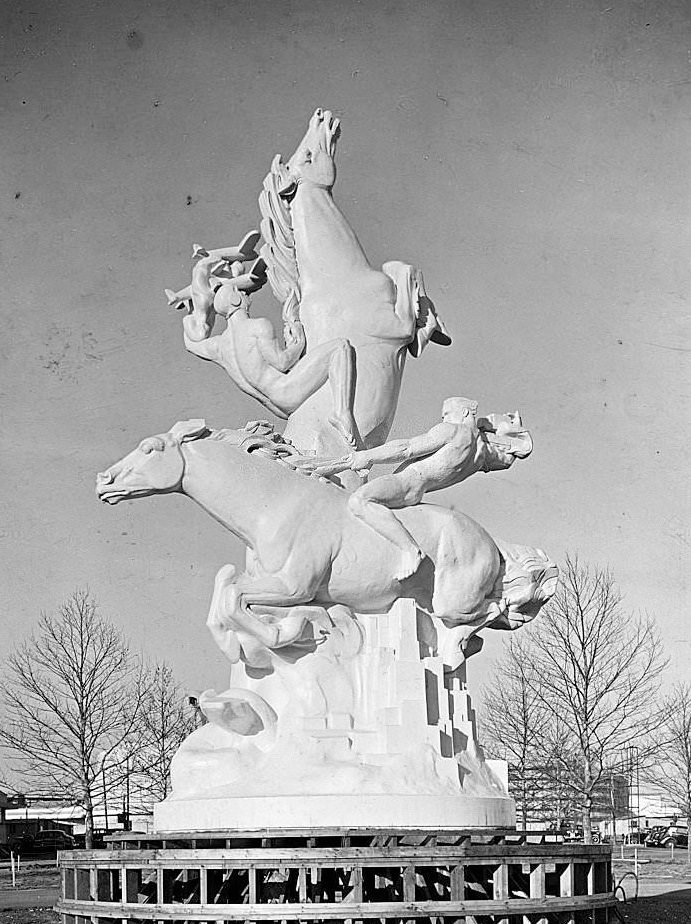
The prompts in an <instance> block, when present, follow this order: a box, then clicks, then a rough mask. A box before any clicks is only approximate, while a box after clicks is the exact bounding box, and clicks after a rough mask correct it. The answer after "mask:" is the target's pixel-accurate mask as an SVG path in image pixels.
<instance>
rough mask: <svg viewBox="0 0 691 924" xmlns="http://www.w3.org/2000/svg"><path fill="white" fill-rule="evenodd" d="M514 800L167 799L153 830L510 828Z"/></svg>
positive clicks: (159, 808)
mask: <svg viewBox="0 0 691 924" xmlns="http://www.w3.org/2000/svg"><path fill="white" fill-rule="evenodd" d="M515 824H516V811H515V806H514V801H513V799H510V798H508V797H507V798H501V797H491V796H487V797H484V796H447V795H434V796H431V795H410V794H406V795H382V794H379V793H376V794H361V795H326V796H324V795H319V796H304V795H299V796H272V797H266V796H264V797H259V796H254V797H253V796H249V797H241V798H225V799H224V798H214V799H166V801H165V802H160V803H159V804H158V805H156V806H155V807H154V830H155V831H156V833H157V834H166V833H175V832H179V831H191V830H196V831H219V830H236V831H248V830H255V831H256V830H260V829H263V828H285V829H290V828H293V829H295V828H372V827H376V828H396V829H402V830H405V829H406V828H407V829H411V828H413V829H415V830H422V829H430V830H435V831H443V830H444V829H445V828H446V829H449V828H450V829H452V830H459V829H467V828H482V829H485V828H513V827H514V826H515Z"/></svg>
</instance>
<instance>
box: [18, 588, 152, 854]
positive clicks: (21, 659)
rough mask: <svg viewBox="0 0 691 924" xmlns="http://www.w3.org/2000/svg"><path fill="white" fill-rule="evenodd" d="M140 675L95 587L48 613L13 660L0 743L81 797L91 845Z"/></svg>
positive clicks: (38, 775)
mask: <svg viewBox="0 0 691 924" xmlns="http://www.w3.org/2000/svg"><path fill="white" fill-rule="evenodd" d="M141 680H142V674H141V668H140V665H139V662H138V660H137V659H136V658H134V657H133V656H132V655H131V654H130V651H129V648H128V645H127V642H126V641H125V640H124V638H123V637H122V636H121V635H120V634H119V632H118V631H117V629H116V628H115V627H114V626H113V625H111V623H109V622H107V621H106V620H105V619H103V617H101V616H100V615H99V613H98V610H97V606H96V602H95V600H94V599H93V597H92V596H91V594H90V593H89V591H88V590H77V591H75V592H74V593H73V594H72V595H71V596H70V597H69V598H68V599H67V600H66V601H65V602H64V603H63V604H62V606H61V607H60V608H59V610H58V612H57V613H56V615H54V616H50V615H46V614H45V613H44V614H42V615H41V617H40V620H39V623H38V627H37V630H36V632H35V633H34V634H33V635H32V636H31V637H30V639H29V640H27V641H26V642H24V643H22V644H21V645H19V646H18V647H17V648H16V649H15V651H14V652H13V653H12V654H11V655H10V656H9V658H8V659H7V662H6V670H5V679H4V680H3V682H2V684H1V685H0V690H1V691H2V696H3V699H4V705H5V713H6V720H5V721H4V723H3V725H2V727H0V742H2V743H3V744H4V745H5V747H7V748H9V749H10V750H11V752H12V753H13V755H14V756H15V758H17V759H18V760H19V762H20V763H21V765H22V768H23V770H24V773H25V775H26V778H27V779H28V780H35V781H36V782H37V783H38V784H39V785H42V786H45V784H46V782H48V783H49V784H52V786H53V787H54V788H55V790H57V791H58V792H60V793H63V794H64V793H67V794H73V796H76V797H77V798H78V799H79V800H80V801H81V802H82V804H83V806H84V813H85V822H86V846H87V847H91V846H92V843H93V829H94V815H93V806H94V794H95V790H96V783H97V778H98V774H99V773H100V771H101V767H102V766H103V763H104V762H105V761H106V760H107V759H109V758H112V756H113V755H116V754H118V752H119V750H120V749H121V748H122V745H123V742H125V741H126V740H127V738H128V736H129V735H130V733H131V731H132V728H133V726H134V725H135V724H136V722H137V720H138V716H139V710H140V703H141V695H142V685H141Z"/></svg>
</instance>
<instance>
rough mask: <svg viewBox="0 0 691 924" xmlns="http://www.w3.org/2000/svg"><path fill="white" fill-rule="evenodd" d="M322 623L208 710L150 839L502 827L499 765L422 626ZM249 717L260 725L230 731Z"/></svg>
mask: <svg viewBox="0 0 691 924" xmlns="http://www.w3.org/2000/svg"><path fill="white" fill-rule="evenodd" d="M331 618H332V620H333V626H332V629H331V631H330V632H328V633H326V634H325V637H324V639H323V641H320V642H319V644H317V645H315V646H313V649H312V650H310V651H307V652H306V653H305V652H303V653H302V655H301V656H299V657H295V656H294V655H290V654H289V653H286V652H285V651H283V650H282V649H278V650H276V651H273V652H272V653H271V656H272V662H271V664H270V665H269V667H268V668H267V670H265V671H252V670H251V669H249V668H246V667H245V666H243V665H238V666H236V667H234V668H233V672H234V674H237V677H235V676H233V678H232V680H231V683H232V686H231V688H230V689H229V690H228V691H227V692H226V693H225V694H223V697H227V699H225V700H223V699H222V698H220V697H217V698H216V699H215V700H214V699H213V698H209V699H208V702H210V703H212V702H214V703H215V704H216V706H218V702H219V700H221V702H222V706H221V707H219V708H214V709H212V708H207V709H206V712H207V715H208V716H209V718H210V720H211V721H210V723H209V724H208V725H205V726H204V727H203V728H200V729H197V731H196V732H194V733H193V734H192V735H191V736H190V737H189V738H188V739H187V740H186V741H185V742H184V743H183V745H182V746H181V748H180V750H179V751H178V753H177V755H176V756H175V759H174V762H173V767H172V783H173V794H172V795H171V796H169V797H168V798H167V799H166V800H165V802H162V803H160V804H159V805H157V806H155V809H154V828H155V830H156V832H157V833H159V834H162V833H164V832H165V833H174V832H176V831H177V832H179V831H190V830H193V829H194V830H202V831H219V830H236V831H237V830H249V829H252V830H258V829H263V828H284V829H289V828H303V827H305V826H308V827H310V828H324V827H336V828H351V827H355V828H361V827H365V828H367V827H372V826H377V827H386V828H398V829H411V828H415V829H418V828H420V829H421V828H425V829H435V830H443V829H445V828H446V829H448V828H455V829H458V828H481V829H487V828H496V827H499V828H512V827H513V826H514V825H515V809H514V803H513V800H512V799H511V798H510V797H509V795H508V791H507V779H506V765H505V764H504V762H503V761H486V760H485V759H484V755H483V753H482V749H481V748H480V746H479V744H478V742H477V736H476V727H475V714H474V710H473V707H472V703H471V700H470V694H469V693H468V691H467V689H466V683H465V670H464V668H461V669H459V670H458V671H456V672H454V673H453V674H449V673H448V672H445V671H444V667H443V664H442V661H441V658H440V657H439V656H438V655H437V653H436V652H437V647H438V646H437V636H436V633H437V628H435V625H434V623H433V621H432V620H431V619H430V617H429V616H427V615H426V614H425V613H422V612H421V611H419V610H417V609H416V607H415V605H414V603H413V602H412V601H411V600H400V601H398V603H397V604H396V605H395V606H394V607H393V608H392V609H391V611H390V612H389V613H386V614H378V615H357V616H353V615H352V614H351V613H350V612H349V611H347V610H345V609H344V608H340V610H339V608H334V609H333V610H332V611H331ZM284 658H285V659H286V660H285V661H284V660H283V659H284ZM288 660H289V663H286V662H287V661H288ZM202 702H203V700H202ZM225 704H227V707H226V705H225ZM250 707H251V708H253V709H254V713H253V714H258V713H259V711H261V713H262V716H263V717H264V718H263V721H261V722H256V723H252V722H247V721H245V722H244V724H243V725H242V726H241V725H240V724H238V722H239V717H242V715H243V714H244V713H243V710H245V711H246V710H247V709H249V708H250ZM228 717H230V721H231V722H235V723H236V725H235V727H237V728H240V727H242V728H243V729H244V731H245V733H244V734H241V733H238V732H236V731H233V729H232V728H231V727H230V726H229V719H228ZM272 717H273V720H272Z"/></svg>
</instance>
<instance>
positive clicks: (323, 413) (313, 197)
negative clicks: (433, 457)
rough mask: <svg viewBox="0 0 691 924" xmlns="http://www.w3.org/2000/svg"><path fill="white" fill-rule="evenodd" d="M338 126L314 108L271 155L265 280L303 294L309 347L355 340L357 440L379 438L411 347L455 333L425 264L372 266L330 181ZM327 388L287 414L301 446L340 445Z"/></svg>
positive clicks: (284, 295) (416, 349) (284, 292)
mask: <svg viewBox="0 0 691 924" xmlns="http://www.w3.org/2000/svg"><path fill="white" fill-rule="evenodd" d="M339 134H340V123H339V120H338V119H335V118H334V117H333V115H332V114H331V112H329V111H328V110H322V109H317V111H316V112H315V113H314V115H313V116H312V119H311V120H310V123H309V127H308V129H307V133H306V134H305V136H304V138H303V139H302V142H301V143H300V145H299V146H298V148H297V150H296V151H295V153H294V154H293V156H292V157H291V158H290V160H289V161H288V163H287V164H283V163H281V159H280V156H277V157H276V158H275V159H274V162H273V164H272V165H271V172H270V173H269V175H268V176H267V177H266V179H265V181H264V191H263V193H262V195H261V197H260V200H259V204H260V208H261V211H262V214H263V216H264V220H263V221H262V224H261V229H262V233H263V235H264V238H265V240H266V243H265V245H264V246H263V247H262V248H261V254H262V256H263V257H264V259H265V261H266V264H267V267H268V278H269V282H270V284H271V286H272V288H273V290H274V293H275V294H276V297H277V298H279V300H281V301H282V302H284V303H285V302H287V301H288V300H289V299H291V298H292V297H297V298H298V299H299V303H300V320H301V322H302V325H303V327H304V330H305V335H306V338H307V344H308V352H309V350H312V349H314V348H315V347H318V346H320V345H321V344H325V343H328V342H330V341H332V340H333V339H334V338H345V339H347V340H348V341H349V342H350V343H351V344H352V346H353V349H354V351H355V354H356V363H357V386H356V390H355V404H354V414H355V420H356V422H357V427H358V431H359V437H360V443H361V445H363V446H366V447H371V446H377V445H379V444H380V443H382V442H383V441H384V440H385V439H386V437H387V435H388V433H389V430H390V429H391V424H392V422H393V418H394V414H395V412H396V405H397V402H398V395H399V391H400V386H401V378H402V375H403V369H404V366H405V358H406V351H409V352H411V353H412V354H413V355H415V356H417V355H419V354H420V352H421V351H422V349H423V348H424V346H425V344H426V343H427V342H428V341H430V340H432V341H434V342H437V343H442V344H449V343H450V342H451V339H450V337H449V336H448V334H447V333H446V331H445V329H444V327H443V325H442V323H441V321H440V319H439V318H438V316H437V314H436V312H435V309H434V306H433V304H432V302H431V301H430V300H429V299H428V298H427V296H426V294H425V291H424V282H423V279H422V274H421V273H420V271H419V270H417V269H415V268H414V267H412V266H408V265H406V264H404V263H400V262H390V263H387V264H385V265H384V266H383V267H382V271H381V272H380V271H379V270H375V269H374V268H373V267H372V266H370V264H369V262H368V260H367V257H366V256H365V253H364V251H363V250H362V247H361V246H360V242H359V241H358V239H357V237H356V236H355V233H354V232H353V230H352V228H351V227H350V225H349V224H348V222H347V221H346V219H345V218H344V216H343V214H342V213H341V211H340V210H339V208H338V206H337V205H336V204H335V202H334V200H333V195H332V187H333V184H334V181H335V179H336V166H335V162H334V156H335V150H336V140H337V138H338V136H339ZM328 401H329V398H328V395H325V394H324V392H323V391H321V392H318V393H317V394H315V395H313V396H312V397H311V398H310V399H309V400H308V401H306V402H305V403H304V404H303V405H302V406H301V407H300V408H298V409H297V410H296V411H295V412H294V413H293V414H292V416H291V419H290V421H289V424H288V427H287V428H286V431H285V435H286V438H287V439H290V440H291V441H292V442H293V443H295V445H297V446H299V447H300V448H301V449H303V450H310V451H316V452H319V453H325V452H329V451H330V450H331V451H333V450H335V451H336V452H338V451H339V449H340V447H339V446H338V445H337V444H335V443H334V440H333V434H332V433H331V432H330V431H329V429H328V428H325V426H324V424H325V422H326V420H327V418H328V416H329V407H328Z"/></svg>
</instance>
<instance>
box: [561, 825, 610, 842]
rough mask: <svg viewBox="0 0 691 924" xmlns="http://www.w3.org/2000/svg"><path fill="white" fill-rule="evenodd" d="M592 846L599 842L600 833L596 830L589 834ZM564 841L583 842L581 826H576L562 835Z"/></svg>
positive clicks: (593, 829)
mask: <svg viewBox="0 0 691 924" xmlns="http://www.w3.org/2000/svg"><path fill="white" fill-rule="evenodd" d="M590 836H591V838H592V843H593V844H599V843H600V841H601V836H600V831H599V830H598V829H597V828H592V829H591V832H590ZM564 840H565V841H566V842H567V843H573V842H578V843H582V842H583V826H582V825H576V827H575V828H571V829H570V830H568V831H567V832H566V833H565V834H564Z"/></svg>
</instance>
